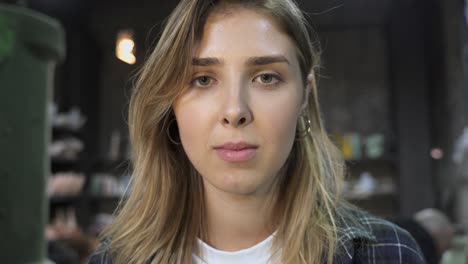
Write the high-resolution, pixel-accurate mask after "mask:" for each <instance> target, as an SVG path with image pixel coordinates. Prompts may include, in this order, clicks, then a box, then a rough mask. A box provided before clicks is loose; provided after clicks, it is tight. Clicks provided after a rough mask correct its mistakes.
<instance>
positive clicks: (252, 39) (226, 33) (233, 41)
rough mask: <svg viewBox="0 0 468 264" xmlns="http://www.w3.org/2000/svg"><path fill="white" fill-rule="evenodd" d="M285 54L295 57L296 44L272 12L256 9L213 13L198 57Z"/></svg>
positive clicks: (205, 30) (290, 57) (238, 9)
mask: <svg viewBox="0 0 468 264" xmlns="http://www.w3.org/2000/svg"><path fill="white" fill-rule="evenodd" d="M266 55H282V56H285V57H287V58H288V59H290V60H293V59H295V58H294V57H295V45H294V43H293V41H292V40H291V39H290V37H289V36H288V35H287V34H286V33H284V31H283V30H282V29H281V28H280V27H279V26H278V23H277V22H276V21H275V20H274V19H273V18H272V17H271V16H269V15H266V14H264V13H263V12H259V11H256V10H253V9H247V8H237V9H236V10H235V12H234V11H232V12H228V13H227V11H223V12H219V11H217V12H214V13H212V14H211V15H210V16H209V17H208V19H207V21H206V23H205V25H204V28H203V35H202V38H201V40H200V42H199V43H198V45H197V49H196V51H195V54H194V56H195V57H227V58H233V57H253V56H266Z"/></svg>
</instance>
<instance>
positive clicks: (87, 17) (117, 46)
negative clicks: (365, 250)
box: [0, 0, 468, 263]
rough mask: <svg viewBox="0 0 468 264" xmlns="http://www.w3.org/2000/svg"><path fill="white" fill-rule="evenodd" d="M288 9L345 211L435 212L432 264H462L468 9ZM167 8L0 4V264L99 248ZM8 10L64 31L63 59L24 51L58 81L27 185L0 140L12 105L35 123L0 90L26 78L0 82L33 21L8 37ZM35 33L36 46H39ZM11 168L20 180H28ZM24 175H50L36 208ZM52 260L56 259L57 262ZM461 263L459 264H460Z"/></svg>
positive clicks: (119, 1) (446, 0)
mask: <svg viewBox="0 0 468 264" xmlns="http://www.w3.org/2000/svg"><path fill="white" fill-rule="evenodd" d="M297 2H298V3H299V5H300V7H301V8H302V9H303V10H305V11H306V12H307V13H308V14H309V19H310V21H311V23H312V25H313V27H314V29H315V31H316V35H317V37H318V39H319V40H320V43H321V48H322V68H321V71H320V79H319V97H320V102H321V107H322V111H323V116H324V119H325V123H326V127H327V129H328V132H329V134H330V136H331V137H332V138H333V140H334V142H335V143H336V144H337V146H338V147H339V148H340V149H341V151H342V153H343V155H344V157H345V158H346V160H347V165H348V168H349V170H348V176H347V182H346V185H345V186H344V190H343V191H344V195H345V197H346V199H348V200H350V201H351V202H352V203H355V204H356V205H358V206H361V207H362V208H364V209H366V210H368V211H370V212H372V213H374V214H376V215H379V216H381V217H384V218H387V219H393V218H397V217H409V218H411V217H412V216H413V215H414V214H416V213H417V212H419V211H421V210H423V209H425V208H437V209H439V210H440V211H442V212H443V213H444V214H445V215H446V216H447V217H448V218H449V219H450V222H451V223H452V224H453V227H454V230H455V233H456V235H455V237H454V239H453V241H452V244H451V248H450V250H449V251H448V252H446V255H444V257H443V259H442V261H441V263H442V262H443V263H468V246H467V245H468V237H467V236H466V234H467V232H468V82H467V76H468V68H467V67H466V65H467V63H468V29H467V28H468V12H467V11H466V10H467V9H466V6H467V3H465V2H464V1H463V0H425V1H423V0H380V1H373V0H347V1H329V0H315V1H306V0H298V1H297ZM176 4H177V1H168V0H167V1H166V0H164V1H148V0H138V1H125V0H115V1H112V2H108V1H90V0H62V1H58V0H29V1H1V0H0V105H3V106H0V121H1V122H0V158H1V160H0V177H1V178H0V179H1V180H2V181H4V180H5V182H6V184H4V183H2V184H0V190H2V191H0V193H2V194H0V198H1V201H2V204H6V206H4V208H2V205H0V224H1V226H0V230H2V231H5V234H7V235H6V236H5V237H7V239H2V240H3V241H2V242H0V245H1V248H2V249H0V256H2V255H3V254H5V255H4V256H2V257H1V259H8V257H10V258H12V256H14V257H15V258H19V256H21V255H28V254H31V255H34V256H36V257H38V258H43V257H44V258H45V257H49V258H50V259H53V260H55V261H56V262H57V263H72V262H67V260H65V262H60V258H61V257H63V259H67V257H68V258H73V257H75V259H78V261H79V262H76V263H85V262H86V259H87V257H88V256H89V254H90V253H91V252H93V251H94V250H95V247H96V243H97V240H96V237H97V235H98V234H99V232H100V231H101V230H102V228H103V227H104V226H105V225H106V224H107V223H109V222H110V221H112V213H113V212H114V210H115V208H116V206H117V205H118V204H119V201H121V199H122V196H123V195H124V193H125V191H126V188H127V185H128V182H129V178H130V174H131V168H130V167H129V163H128V156H129V152H130V150H129V143H128V132H127V123H126V118H127V117H126V115H127V114H126V113H127V108H128V101H129V97H130V93H131V89H132V85H133V82H134V79H135V75H136V73H137V71H138V69H139V67H140V66H141V65H142V63H143V62H144V60H145V56H147V55H148V50H150V49H151V47H154V45H155V43H156V40H157V38H158V34H159V33H160V30H161V25H163V23H164V19H165V18H166V17H167V16H168V14H169V13H170V12H171V11H172V9H173V8H174V7H175V6H176ZM7 9H20V12H18V13H17V14H15V15H16V16H18V17H20V16H21V17H23V16H26V15H25V14H27V13H28V12H32V13H34V14H41V15H37V16H39V17H38V20H41V21H40V23H44V20H43V19H42V17H40V16H42V15H46V16H48V17H50V18H51V19H52V20H51V21H55V22H57V25H56V24H54V23H52V22H51V23H52V24H53V27H54V28H55V30H57V32H59V31H60V27H61V28H62V29H63V33H64V35H63V36H62V37H63V38H62V39H63V41H62V44H63V45H62V48H60V47H59V46H56V43H55V44H54V43H48V44H47V43H46V44H44V43H45V41H44V43H42V42H41V41H39V40H38V43H39V42H40V43H39V44H37V45H28V44H25V45H24V46H22V49H25V50H26V51H25V52H30V53H31V54H33V55H31V56H37V57H41V56H45V55H41V54H39V53H40V52H41V51H38V50H39V49H38V48H36V46H40V45H49V46H50V50H51V51H50V52H49V53H50V54H49V53H47V54H49V55H50V56H52V57H53V59H48V60H47V61H48V62H47V63H46V65H47V67H48V69H49V70H51V73H52V74H51V75H50V76H53V79H51V80H49V82H48V84H50V86H51V87H53V88H51V90H50V92H49V97H46V98H45V101H46V104H45V107H46V108H45V109H46V111H47V117H46V118H45V119H44V120H47V125H46V128H47V130H46V131H49V132H46V133H45V134H44V135H43V136H44V138H50V142H48V143H47V145H48V146H46V147H45V148H46V151H47V153H48V157H47V159H48V161H49V163H48V164H47V165H48V166H46V167H45V168H44V169H45V171H46V175H41V174H37V171H36V172H33V171H32V170H29V171H31V172H32V173H33V175H27V174H25V173H26V172H27V171H28V170H27V167H28V166H35V165H34V164H32V163H34V162H32V160H30V159H27V157H28V154H25V153H26V152H28V147H25V149H21V147H18V146H15V145H11V144H15V141H14V140H13V141H11V140H6V139H7V138H8V137H9V136H12V137H13V138H14V136H15V135H16V132H15V130H14V127H15V124H16V121H17V120H16V119H17V118H19V117H21V116H22V115H21V114H24V113H23V112H21V111H19V112H18V115H17V116H9V115H8V109H9V108H8V107H11V108H14V107H16V108H18V106H21V108H22V109H23V110H24V112H27V111H35V110H34V109H35V108H34V107H32V105H34V104H33V103H31V105H29V103H30V102H33V101H34V99H35V98H37V97H35V98H29V99H28V96H29V97H31V96H32V94H34V93H32V94H31V95H27V94H23V95H22V96H21V97H18V98H22V100H23V101H22V102H21V101H15V100H13V101H10V100H12V98H16V97H14V96H13V95H12V96H11V97H8V95H9V94H14V92H8V91H7V90H8V89H9V87H10V86H7V85H6V84H8V83H19V82H17V81H16V79H15V78H17V79H21V80H22V81H23V83H28V81H29V83H30V84H31V85H36V84H34V83H32V82H33V80H34V78H35V77H30V76H29V72H30V70H31V69H32V68H30V67H24V68H23V67H22V66H20V65H19V66H18V67H17V68H16V71H17V72H16V73H15V74H8V75H7V74H6V73H2V71H5V72H6V71H7V66H8V64H9V63H13V62H12V61H16V62H15V63H19V62H18V61H17V60H12V59H11V58H8V52H10V53H13V52H15V51H14V49H15V48H16V47H18V46H20V45H21V41H23V40H22V37H21V34H20V33H18V32H20V31H21V30H23V29H21V25H22V26H23V27H30V28H29V29H30V30H29V31H31V32H36V31H35V29H33V28H34V26H33V25H34V24H35V23H36V22H34V21H33V20H34V19H33V18H32V15H31V16H30V15H27V16H28V17H27V20H28V22H27V23H30V24H27V23H26V22H24V23H23V24H21V23H16V24H15V25H14V26H13V27H10V25H11V23H10V22H9V21H10V20H11V19H10V17H11V16H10V15H5V14H6V13H8V12H7V11H5V10H7ZM9 19H10V20H9ZM21 19H23V18H21ZM22 21H26V18H24V19H23V20H22ZM38 23H39V22H38ZM60 25H61V26H60ZM8 30H10V31H8ZM37 30H39V29H37ZM40 30H45V29H43V28H41V29H40ZM2 31H3V32H2ZM23 31H27V30H23ZM5 32H10V33H11V32H12V33H11V34H6V33H5ZM31 32H30V35H28V36H32V37H31V38H33V37H37V38H40V37H41V36H40V34H37V35H38V36H33V35H34V34H35V33H31ZM37 32H39V31H37ZM37 32H36V33H37ZM16 33H17V34H16ZM15 34H16V35H15ZM24 34H26V33H24ZM28 34H29V33H28ZM48 34H49V33H48ZM50 34H52V33H50ZM54 34H55V33H54ZM57 34H58V35H57V36H59V37H57V39H58V40H59V39H60V34H59V33H57ZM45 35H47V34H45ZM11 36H13V37H14V36H17V38H16V40H15V41H16V42H14V45H13V46H11V45H10V46H8V43H9V42H7V41H5V40H9V39H12V38H11ZM51 36H52V35H51ZM54 36H55V35H54ZM8 37H10V38H8ZM2 39H3V40H2ZM2 41H4V42H3V44H2V43H1V42H2ZM27 41H30V40H24V42H25V43H26V42H27ZM34 41H35V40H34ZM34 41H33V42H34ZM47 41H49V42H50V39H49V40H47ZM59 42H60V41H59ZM31 43H32V42H31ZM1 46H3V48H2V47H1ZM61 49H62V50H63V51H60V50H61ZM47 50H48V51H49V48H48V49H47ZM52 50H55V51H54V52H52ZM61 52H62V53H63V56H62V55H60V54H61ZM49 55H47V56H49ZM52 57H51V58H52ZM5 58H6V59H5ZM41 59H43V58H42V57H41ZM43 60H46V59H43ZM2 64H3V65H2ZM5 65H7V66H5ZM7 78H10V80H9V81H8V80H7V81H6V79H7ZM28 79H29V80H28ZM29 89H31V88H29ZM24 91H28V90H27V89H25V90H24ZM44 93H46V94H47V92H44ZM5 95H7V96H6V97H3V96H5ZM8 101H9V102H8ZM2 107H4V108H3V109H2ZM5 107H6V108H5ZM38 107H40V106H38ZM39 110H41V109H40V108H39ZM2 112H3V113H2ZM4 113H6V114H4ZM34 120H36V119H32V121H31V122H34ZM28 122H29V121H28ZM8 124H11V127H9V126H8ZM2 126H3V128H2ZM18 126H19V125H18ZM25 127H28V126H26V125H25ZM37 129H38V130H40V129H41V126H39V127H38V128H37ZM48 133H49V134H48ZM20 134H21V133H20ZM30 134H34V131H30ZM24 135H26V136H27V135H29V134H24ZM38 135H42V134H35V136H38ZM26 141H27V140H26ZM26 141H25V142H26ZM28 142H29V141H28ZM31 142H33V140H31ZM46 142H47V141H46ZM29 146H31V145H29ZM18 153H19V154H18ZM22 159H24V160H22ZM38 166H39V168H40V169H41V168H42V167H40V164H39V165H38ZM9 167H12V168H19V169H24V168H26V169H24V170H23V171H22V172H21V173H23V174H24V176H22V177H23V178H21V177H19V176H16V175H14V173H13V172H10V171H9V169H8V168H9ZM28 177H45V182H44V186H46V187H44V189H43V190H42V193H45V194H46V197H47V198H46V199H45V200H44V201H42V200H40V197H41V196H34V195H40V194H41V193H36V192H37V191H34V188H35V186H31V185H32V182H34V181H32V182H31V181H29V180H28V179H29V178H28ZM38 183H41V181H39V182H38ZM25 186H27V187H25ZM39 191H40V190H39ZM37 197H39V200H37V201H36V202H37V203H36V204H39V205H42V204H43V206H42V207H40V208H42V209H43V211H44V212H49V213H45V215H44V219H45V220H44V226H45V227H43V226H41V225H40V223H42V222H41V221H38V220H37V219H39V218H41V214H42V211H40V210H39V211H37V208H35V207H34V206H36V205H35V204H34V203H30V202H28V201H30V200H28V199H37ZM4 201H7V202H4ZM44 203H45V204H44ZM11 208H22V210H23V212H20V214H21V217H17V218H15V217H12V216H11V215H12V212H13V211H12V210H13V209H11ZM15 210H20V209H15ZM28 212H29V213H28ZM33 212H34V213H33ZM28 215H29V218H28ZM13 218H15V219H13ZM12 219H13V220H12ZM13 222H14V224H13ZM8 224H10V227H7V226H9V225H8ZM26 225H31V226H28V227H26ZM11 226H15V227H13V229H12V228H11ZM41 228H42V229H43V230H38V229H41ZM6 229H9V230H6ZM31 230H33V231H31ZM0 234H2V232H0ZM8 234H9V235H8ZM18 234H21V235H18ZM31 235H33V236H34V235H35V236H38V237H41V236H43V237H46V238H47V239H46V241H45V242H40V243H43V244H40V243H39V242H38V243H39V244H35V246H31V247H29V248H31V252H30V253H24V252H28V249H24V250H22V251H21V252H19V251H17V250H16V249H15V248H14V247H13V246H11V245H14V244H18V243H29V242H25V241H28V240H31ZM0 237H3V235H0ZM51 242H53V243H51ZM46 246H48V250H47V252H48V255H47V256H43V255H41V254H46V253H47V252H46V253H40V251H41V250H40V249H37V247H39V248H40V247H46ZM25 248H26V247H25ZM57 248H58V250H59V251H60V250H61V251H60V252H62V254H63V256H58V255H57V256H54V255H53V254H54V253H53V252H55V251H54V250H57ZM3 249H8V250H4V251H3ZM15 250H16V251H15ZM2 251H3V252H2ZM38 252H39V253H38ZM64 252H65V253H64ZM67 254H68V255H67ZM54 258H55V259H54ZM461 260H463V261H465V262H457V261H461ZM450 261H451V262H450Z"/></svg>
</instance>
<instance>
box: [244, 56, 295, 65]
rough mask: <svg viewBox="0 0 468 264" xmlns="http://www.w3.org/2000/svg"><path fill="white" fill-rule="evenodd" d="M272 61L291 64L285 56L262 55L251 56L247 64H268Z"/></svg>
mask: <svg viewBox="0 0 468 264" xmlns="http://www.w3.org/2000/svg"><path fill="white" fill-rule="evenodd" d="M272 63H287V64H288V65H289V61H288V59H286V57H285V56H282V55H277V56H261V57H251V58H249V59H248V60H247V63H246V64H247V65H266V64H272Z"/></svg>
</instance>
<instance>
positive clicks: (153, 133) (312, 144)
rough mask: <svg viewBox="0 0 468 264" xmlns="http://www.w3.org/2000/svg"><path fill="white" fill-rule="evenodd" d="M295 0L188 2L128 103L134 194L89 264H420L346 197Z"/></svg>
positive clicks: (393, 232)
mask: <svg viewBox="0 0 468 264" xmlns="http://www.w3.org/2000/svg"><path fill="white" fill-rule="evenodd" d="M318 59H319V58H318V54H317V52H316V50H315V49H314V47H313V45H312V42H311V39H310V36H309V33H308V28H307V24H306V20H305V18H304V16H303V14H302V13H301V11H300V10H299V9H298V7H297V6H296V5H295V3H294V2H293V1H291V0H258V1H252V0H245V1H241V0H237V1H228V0H225V1H216V0H182V1H181V2H180V4H179V5H178V6H177V8H176V9H175V10H174V12H173V13H172V15H171V16H170V18H169V20H168V21H167V25H166V26H165V29H164V31H163V33H162V36H161V39H160V40H159V42H158V44H157V46H156V48H155V49H154V51H153V52H152V54H151V56H150V57H149V59H148V60H147V62H146V63H145V65H144V66H143V68H142V70H141V73H140V76H139V80H138V82H137V84H136V87H135V90H134V93H133V95H132V98H131V103H130V111H129V129H130V137H131V143H132V147H133V149H132V150H133V156H132V163H133V168H134V171H133V182H132V191H131V194H130V197H129V198H128V200H127V201H126V202H125V205H124V206H123V207H122V208H121V209H120V210H119V213H118V215H117V218H116V220H115V222H114V223H113V224H112V225H111V226H110V227H109V228H108V230H107V232H106V233H105V234H104V237H105V240H104V242H103V244H102V246H101V249H100V250H99V251H97V252H96V253H95V254H94V255H93V256H92V258H91V260H90V263H115V264H121V263H207V264H216V263H243V264H246V263H256V264H258V263H293V264H297V263H371V262H372V263H425V261H424V258H423V257H422V254H421V253H420V250H419V248H418V246H417V245H416V244H415V242H414V240H413V239H412V238H411V237H410V236H409V235H408V233H407V232H406V231H403V230H402V229H399V228H397V227H396V226H394V225H392V224H390V223H388V222H386V221H384V220H381V219H379V218H376V217H373V216H371V215H369V214H366V213H364V212H362V211H360V210H358V209H354V208H352V207H351V206H349V205H347V204H346V203H345V202H343V201H342V200H341V198H340V191H339V190H340V186H341V183H342V181H343V175H344V162H343V160H342V158H341V156H340V154H339V153H338V151H337V149H336V148H335V147H334V145H333V144H332V143H331V142H330V140H329V139H328V137H327V134H326V132H325V129H324V127H323V125H322V121H321V118H320V110H319V104H318V99H317V90H316V88H317V87H316V84H315V74H316V73H315V70H316V69H317V67H318V63H319V60H318Z"/></svg>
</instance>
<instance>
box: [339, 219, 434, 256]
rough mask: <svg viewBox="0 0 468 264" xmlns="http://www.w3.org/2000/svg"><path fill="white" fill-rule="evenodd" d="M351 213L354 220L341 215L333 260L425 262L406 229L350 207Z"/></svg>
mask: <svg viewBox="0 0 468 264" xmlns="http://www.w3.org/2000/svg"><path fill="white" fill-rule="evenodd" d="M353 214H354V217H353V219H354V220H353V221H349V220H346V219H344V218H341V220H342V221H341V222H340V225H341V226H342V231H341V232H340V234H341V235H340V239H339V244H340V250H339V253H338V254H337V255H336V257H335V263H340V264H349V263H366V264H374V263H375V264H413V263H414V264H423V263H426V260H425V259H424V255H423V254H422V252H421V250H420V249H419V246H418V244H417V243H416V242H415V240H414V239H413V237H412V236H411V235H410V234H409V233H408V232H407V231H406V230H403V229H401V228H400V227H398V226H397V225H395V224H393V223H390V222H388V221H386V220H383V219H381V218H378V217H375V216H373V215H370V214H368V213H366V212H363V211H360V210H353ZM350 222H353V224H351V223H350Z"/></svg>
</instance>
